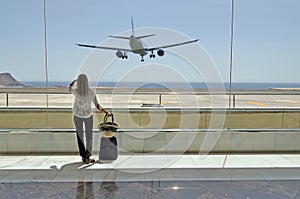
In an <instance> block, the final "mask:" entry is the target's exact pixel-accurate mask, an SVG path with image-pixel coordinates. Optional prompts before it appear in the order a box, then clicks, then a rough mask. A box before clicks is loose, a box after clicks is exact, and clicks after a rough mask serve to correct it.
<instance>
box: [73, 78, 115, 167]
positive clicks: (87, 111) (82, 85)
mask: <svg viewBox="0 0 300 199" xmlns="http://www.w3.org/2000/svg"><path fill="white" fill-rule="evenodd" d="M75 82H77V88H76V89H74V88H73V86H74V84H75ZM69 88H70V91H71V92H72V93H73V94H74V96H75V101H74V106H73V114H74V118H73V121H74V124H75V127H76V132H77V133H76V135H77V143H78V148H79V154H80V156H81V157H82V162H83V163H86V164H89V163H92V162H95V160H94V159H90V156H91V152H92V143H93V111H92V103H94V105H95V107H96V108H97V109H98V110H99V111H100V112H103V113H105V114H108V115H111V113H110V112H108V111H106V110H105V109H104V108H102V107H101V106H100V105H99V103H98V100H97V96H96V93H95V91H93V90H92V89H90V87H89V83H88V78H87V76H86V75H85V74H80V75H79V76H78V78H77V80H74V81H72V82H71V83H70V85H69ZM83 124H84V125H85V139H86V140H85V144H86V145H85V144H84V140H83V138H84V136H83Z"/></svg>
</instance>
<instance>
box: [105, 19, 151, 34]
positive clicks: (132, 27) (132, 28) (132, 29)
mask: <svg viewBox="0 0 300 199" xmlns="http://www.w3.org/2000/svg"><path fill="white" fill-rule="evenodd" d="M131 31H132V35H131V36H133V37H135V35H134V26H133V17H132V16H131ZM154 35H155V34H150V35H142V36H138V37H135V38H137V39H142V38H146V37H151V36H154ZM109 37H112V38H117V39H130V37H124V36H112V35H111V36H109Z"/></svg>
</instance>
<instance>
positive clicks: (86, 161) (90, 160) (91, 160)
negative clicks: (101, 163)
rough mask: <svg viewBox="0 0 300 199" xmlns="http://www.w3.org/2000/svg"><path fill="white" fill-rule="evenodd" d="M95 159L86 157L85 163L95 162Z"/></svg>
mask: <svg viewBox="0 0 300 199" xmlns="http://www.w3.org/2000/svg"><path fill="white" fill-rule="evenodd" d="M94 162H95V160H94V159H86V160H85V164H90V163H94Z"/></svg>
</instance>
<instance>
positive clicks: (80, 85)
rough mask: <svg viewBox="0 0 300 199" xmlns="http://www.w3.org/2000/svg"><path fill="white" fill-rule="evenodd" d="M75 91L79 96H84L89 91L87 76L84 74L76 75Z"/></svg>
mask: <svg viewBox="0 0 300 199" xmlns="http://www.w3.org/2000/svg"><path fill="white" fill-rule="evenodd" d="M76 91H77V93H78V94H79V95H80V96H86V95H88V94H89V93H90V87H89V82H88V78H87V76H86V75H85V74H80V75H78V78H77V89H76Z"/></svg>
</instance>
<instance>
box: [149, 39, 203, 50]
mask: <svg viewBox="0 0 300 199" xmlns="http://www.w3.org/2000/svg"><path fill="white" fill-rule="evenodd" d="M198 40H199V39H194V40H190V41H186V42H181V43H176V44H169V45H164V46H158V47H154V48H145V50H146V51H153V50H158V49H161V48H171V47H174V46H181V45H185V44H190V43H194V42H197V41H198Z"/></svg>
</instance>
